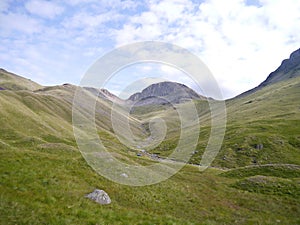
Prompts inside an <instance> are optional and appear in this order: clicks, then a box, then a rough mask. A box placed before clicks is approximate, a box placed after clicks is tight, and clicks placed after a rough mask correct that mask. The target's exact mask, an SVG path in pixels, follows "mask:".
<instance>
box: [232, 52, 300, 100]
mask: <svg viewBox="0 0 300 225" xmlns="http://www.w3.org/2000/svg"><path fill="white" fill-rule="evenodd" d="M298 76H300V48H299V49H297V50H295V51H294V52H292V53H291V54H290V57H289V58H288V59H284V60H283V61H282V62H281V64H280V66H279V67H278V68H277V69H276V70H274V71H273V72H271V73H270V74H269V75H268V77H267V78H266V79H265V80H264V81H263V82H261V83H260V84H259V85H258V86H257V87H255V88H252V89H250V90H248V91H245V92H243V93H241V94H239V95H237V96H236V97H242V96H246V95H249V94H251V93H254V92H256V91H258V90H260V89H262V88H264V87H266V86H268V85H271V84H274V83H277V82H280V81H283V80H287V79H291V78H294V77H298Z"/></svg>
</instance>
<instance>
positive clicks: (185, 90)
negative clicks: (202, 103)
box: [127, 81, 205, 106]
mask: <svg viewBox="0 0 300 225" xmlns="http://www.w3.org/2000/svg"><path fill="white" fill-rule="evenodd" d="M193 99H205V98H204V97H203V96H201V95H199V94H197V93H196V92H195V91H194V90H192V89H191V88H189V87H187V86H186V85H184V84H179V83H175V82H168V81H165V82H160V83H156V84H152V85H150V86H148V87H147V88H145V89H144V90H142V92H138V93H135V94H133V95H131V96H130V97H129V98H128V100H127V102H131V103H133V104H134V105H135V106H143V105H164V104H179V103H183V102H186V101H190V100H193Z"/></svg>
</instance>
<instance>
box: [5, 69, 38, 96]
mask: <svg viewBox="0 0 300 225" xmlns="http://www.w3.org/2000/svg"><path fill="white" fill-rule="evenodd" d="M40 88H42V86H41V85H39V84H37V83H35V82H33V81H31V80H29V79H25V78H23V77H20V76H18V75H16V74H13V73H10V72H7V71H6V70H4V69H0V90H1V89H6V90H30V91H34V90H37V89H40Z"/></svg>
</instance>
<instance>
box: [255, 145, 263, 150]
mask: <svg viewBox="0 0 300 225" xmlns="http://www.w3.org/2000/svg"><path fill="white" fill-rule="evenodd" d="M255 148H256V149H257V150H262V149H263V148H264V145H263V144H257V145H256V147H255Z"/></svg>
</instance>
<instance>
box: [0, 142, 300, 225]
mask: <svg viewBox="0 0 300 225" xmlns="http://www.w3.org/2000/svg"><path fill="white" fill-rule="evenodd" d="M0 154H1V156H0V161H1V162H0V171H1V179H0V190H1V195H0V212H1V217H0V224H6V225H7V224H299V223H300V219H299V214H300V203H299V202H300V201H299V200H300V179H299V177H300V168H299V166H294V165H279V166H274V165H269V166H264V167H246V168H241V169H235V170H226V171H224V170H219V169H215V168H211V169H208V170H206V171H204V172H199V169H198V168H197V167H196V166H191V165H188V166H186V167H184V168H183V169H182V170H181V171H180V172H179V173H178V174H176V175H174V176H173V177H172V178H170V179H168V180H166V181H164V182H162V183H159V184H156V185H151V186H144V187H129V186H124V185H119V184H116V183H113V182H110V181H109V180H107V179H105V178H103V177H101V176H99V175H97V174H96V173H95V172H94V171H93V170H92V169H91V168H90V167H89V166H88V165H87V163H86V162H85V161H84V159H83V158H82V156H81V155H80V153H79V152H78V151H76V150H73V151H72V150H64V149H62V148H60V147H57V146H52V147H51V148H49V149H46V148H44V149H38V148H27V149H22V148H18V149H9V150H5V149H1V150H0ZM95 188H100V189H103V190H105V191H106V192H107V193H108V194H109V195H110V197H111V199H112V203H111V204H110V205H98V204H96V203H94V202H92V201H90V200H89V199H87V198H85V197H84V196H85V195H86V194H87V193H89V192H91V191H93V189H95Z"/></svg>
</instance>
